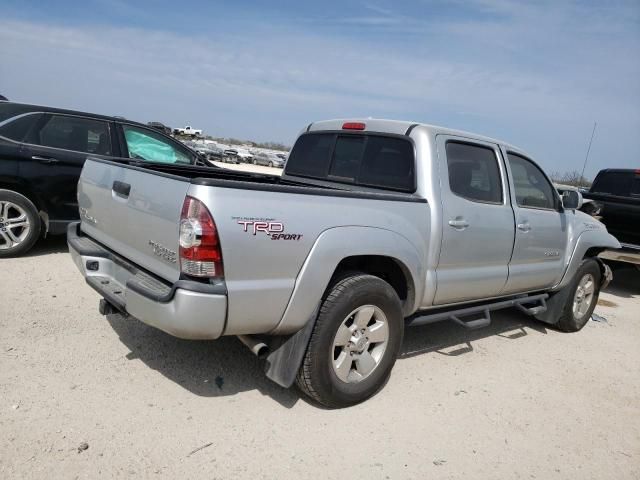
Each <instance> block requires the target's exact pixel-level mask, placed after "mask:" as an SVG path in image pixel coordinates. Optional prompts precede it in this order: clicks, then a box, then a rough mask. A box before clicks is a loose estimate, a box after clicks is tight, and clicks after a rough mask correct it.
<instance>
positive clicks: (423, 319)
mask: <svg viewBox="0 0 640 480" xmlns="http://www.w3.org/2000/svg"><path fill="white" fill-rule="evenodd" d="M547 298H549V294H548V293H541V294H539V295H531V296H527V297H516V298H511V299H509V300H502V301H498V302H494V303H485V304H482V305H475V306H472V307H465V308H460V309H457V310H456V309H454V310H444V311H442V310H441V311H437V312H433V311H432V312H433V313H431V312H429V311H426V312H422V313H420V312H418V313H416V314H415V315H413V316H411V317H409V318H408V319H407V320H406V323H405V326H407V327H416V326H419V325H428V324H430V323H436V322H442V321H445V320H450V321H452V322H455V323H457V324H458V325H460V326H462V327H464V328H469V329H475V328H482V327H486V326H488V325H489V324H490V323H491V311H493V310H500V309H502V308H509V307H516V308H517V309H518V310H520V311H522V312H524V313H526V314H527V315H538V314H539V313H542V312H544V311H546V310H547V302H546V300H547ZM529 304H534V305H531V306H527V305H529ZM479 315H481V316H480V318H477V317H478V316H479ZM469 317H471V318H469ZM465 318H466V319H465Z"/></svg>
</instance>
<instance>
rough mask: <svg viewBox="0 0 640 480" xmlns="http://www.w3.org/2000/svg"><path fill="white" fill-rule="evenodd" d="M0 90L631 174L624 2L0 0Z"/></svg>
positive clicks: (638, 87)
mask: <svg viewBox="0 0 640 480" xmlns="http://www.w3.org/2000/svg"><path fill="white" fill-rule="evenodd" d="M0 3H1V5H0V11H1V12H2V14H1V15H0V94H3V95H5V96H7V97H8V98H9V99H10V100H14V101H20V102H26V103H35V104H44V105H51V106H57V107H64V108H72V109H77V110H83V111H90V112H95V113H102V114H107V115H122V116H124V117H126V118H130V119H133V120H137V121H142V122H148V121H161V122H163V123H166V124H168V125H171V126H173V127H178V126H185V125H191V126H193V127H195V128H202V129H203V130H204V132H205V133H206V134H210V135H213V136H224V137H230V136H231V137H236V138H243V139H251V140H256V141H279V142H284V143H286V144H289V145H291V144H292V143H293V141H294V140H295V138H296V136H297V134H298V133H299V131H300V130H301V129H302V128H303V127H304V126H306V125H308V124H309V123H310V122H312V121H316V120H323V119H329V118H348V117H375V118H391V119H398V120H411V121H416V122H424V123H430V124H436V125H442V126H446V127H450V128H455V129H461V130H468V131H471V132H474V133H479V134H483V135H486V136H490V137H494V138H499V139H501V140H504V141H506V142H508V143H511V144H514V145H516V146H518V147H520V148H522V149H524V150H525V151H527V152H528V153H529V154H530V155H532V156H533V158H534V159H536V160H537V161H538V162H539V163H540V164H541V165H542V166H543V167H544V168H545V169H546V170H547V171H548V172H555V171H557V172H567V171H572V170H578V171H580V170H581V169H582V166H583V162H584V160H585V155H586V153H587V145H588V142H589V137H590V136H591V131H592V129H593V125H594V122H597V128H596V132H595V136H594V139H593V146H592V148H591V151H590V154H589V163H588V166H587V169H586V176H587V177H593V176H594V175H595V174H596V173H597V171H598V170H600V169H601V168H607V167H610V168H612V167H626V168H640V1H638V0H611V1H607V2H591V1H586V0H585V1H557V0H555V1H545V0H541V1H537V2H520V1H509V0H466V1H463V0H449V1H441V0H416V1H407V0H395V1H392V0H380V1H374V0H372V1H369V0H365V1H350V0H342V1H334V0H325V1H323V2H300V1H295V2H294V1H288V0H285V1H277V0H272V1H262V2H260V1H256V0H252V1H237V2H223V1H216V0H210V1H200V0H187V1H184V2H175V1H173V2H168V1H165V0H154V1H151V0H137V1H132V2H126V1H124V0H83V1H82V2H75V1H65V0H59V1H56V2H50V1H46V0H45V1H39V2H36V1H29V0H1V1H0Z"/></svg>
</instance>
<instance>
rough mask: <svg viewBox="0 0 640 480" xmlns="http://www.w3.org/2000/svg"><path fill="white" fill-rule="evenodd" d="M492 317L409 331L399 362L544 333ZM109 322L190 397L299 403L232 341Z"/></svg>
mask: <svg viewBox="0 0 640 480" xmlns="http://www.w3.org/2000/svg"><path fill="white" fill-rule="evenodd" d="M493 318H494V321H493V322H492V324H491V325H490V326H488V327H486V328H483V329H479V330H467V329H465V328H463V327H460V326H458V325H455V324H453V323H450V322H441V323H437V324H433V325H425V326H422V327H411V328H408V329H407V330H406V331H405V339H404V343H403V346H402V349H401V353H400V359H405V358H411V357H414V356H417V355H422V354H428V353H437V354H441V355H448V356H457V355H462V354H465V353H470V352H473V342H474V341H476V340H479V339H482V338H485V337H490V336H494V335H499V336H501V337H504V338H508V339H511V340H517V339H521V338H522V337H526V336H527V335H528V333H527V330H525V329H531V330H534V331H536V332H540V333H546V327H545V325H543V324H541V323H538V322H535V321H533V320H531V319H529V317H527V316H525V315H524V314H522V313H520V312H518V311H515V310H506V311H504V312H497V313H495V314H494V316H493ZM108 321H109V323H110V324H111V326H112V327H113V329H114V330H115V331H116V333H117V334H118V336H119V337H120V340H121V341H122V342H123V343H124V344H125V345H126V346H127V347H128V348H129V350H130V351H131V352H130V353H129V354H128V355H127V358H128V359H129V360H141V361H142V362H144V363H145V364H146V365H148V366H149V367H150V368H152V369H154V370H155V371H157V372H159V373H160V374H162V375H163V376H164V377H166V378H167V379H169V380H171V381H172V382H175V383H177V384H178V385H180V386H181V387H183V388H185V389H186V390H188V391H190V392H192V393H193V394H195V395H198V396H203V397H223V396H233V395H236V394H238V393H241V392H245V391H250V390H258V391H259V392H260V393H262V394H263V395H267V396H269V397H271V398H272V399H273V400H275V401H276V402H277V403H279V404H280V405H282V406H283V407H285V408H292V407H293V406H294V405H295V404H296V402H297V401H298V400H299V399H300V395H299V393H298V391H297V390H296V389H295V388H290V389H285V388H282V387H280V386H279V385H276V384H275V383H273V382H272V381H271V380H269V379H268V378H267V377H266V376H265V374H264V371H263V362H262V361H261V360H259V359H258V358H256V357H255V356H254V355H252V354H251V353H250V352H249V350H248V349H247V347H245V346H244V345H243V344H242V343H240V341H239V340H238V339H236V338H235V337H222V338H220V339H218V340H216V341H189V340H181V339H178V338H174V337H172V336H170V335H168V334H166V333H164V332H162V331H160V330H157V329H155V328H153V327H149V326H147V325H145V324H143V323H142V322H139V321H137V320H133V319H131V318H124V317H122V316H121V315H109V317H108ZM305 400H306V399H305Z"/></svg>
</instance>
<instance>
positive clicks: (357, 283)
mask: <svg viewBox="0 0 640 480" xmlns="http://www.w3.org/2000/svg"><path fill="white" fill-rule="evenodd" d="M385 324H386V330H385ZM363 326H364V328H362V327H363ZM356 327H357V328H356ZM345 329H346V330H345ZM363 330H364V332H365V333H362V331H363ZM345 332H346V333H347V335H346V336H345V335H344V333H345ZM349 332H350V333H349ZM339 333H342V334H343V335H338V334H339ZM403 333H404V319H403V316H402V306H401V304H400V299H399V298H398V295H397V294H396V292H395V290H394V289H393V288H392V287H391V285H389V284H388V283H387V282H385V281H384V280H382V279H380V278H378V277H375V276H372V275H366V274H360V273H355V274H352V275H351V276H348V277H346V278H342V279H341V280H339V281H337V282H336V283H335V284H334V285H333V286H332V287H330V290H329V294H328V295H327V296H326V297H325V298H324V300H323V302H322V305H321V307H320V312H319V313H318V317H317V319H316V324H315V326H314V329H313V332H312V334H311V338H310V340H309V345H308V347H307V351H306V353H305V356H304V359H303V361H302V365H301V366H300V370H299V371H298V376H297V379H296V383H297V384H298V387H299V388H300V390H301V391H302V392H303V393H304V394H305V395H307V396H308V397H310V398H311V399H312V400H314V401H315V402H318V403H320V404H322V405H324V406H325V407H328V408H342V407H348V406H351V405H355V404H357V403H360V402H363V401H364V400H366V399H368V398H369V397H371V396H373V395H374V394H375V393H376V392H377V391H378V390H380V388H382V386H383V385H384V384H385V383H386V381H387V379H388V378H389V375H390V374H391V369H392V368H393V365H394V364H395V362H396V358H397V356H398V352H399V351H400V346H401V344H402V336H403ZM385 334H386V340H380V339H382V338H383V337H385ZM340 336H342V338H343V339H344V340H341V339H340ZM374 337H375V338H376V340H379V341H373V340H371V339H372V338H374ZM347 338H349V340H346V339H347ZM355 338H357V339H358V341H357V342H354V341H353V340H354V339H355ZM337 345H343V346H337ZM371 359H373V360H374V361H375V365H374V366H372V364H371ZM365 360H366V361H365ZM336 365H338V366H336ZM339 366H340V367H343V368H339ZM345 366H346V368H344V367H345ZM361 372H362V373H364V374H365V375H362V373H361Z"/></svg>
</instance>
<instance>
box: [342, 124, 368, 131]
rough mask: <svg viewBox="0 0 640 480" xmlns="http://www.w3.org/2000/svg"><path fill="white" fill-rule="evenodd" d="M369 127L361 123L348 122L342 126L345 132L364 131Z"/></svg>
mask: <svg viewBox="0 0 640 480" xmlns="http://www.w3.org/2000/svg"><path fill="white" fill-rule="evenodd" d="M366 127H367V126H366V125H365V124H364V123H361V122H346V123H343V124H342V129H343V130H364V129H365V128H366Z"/></svg>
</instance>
